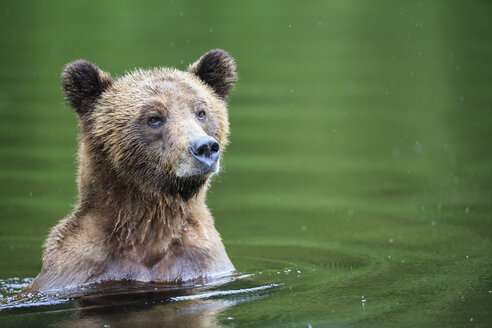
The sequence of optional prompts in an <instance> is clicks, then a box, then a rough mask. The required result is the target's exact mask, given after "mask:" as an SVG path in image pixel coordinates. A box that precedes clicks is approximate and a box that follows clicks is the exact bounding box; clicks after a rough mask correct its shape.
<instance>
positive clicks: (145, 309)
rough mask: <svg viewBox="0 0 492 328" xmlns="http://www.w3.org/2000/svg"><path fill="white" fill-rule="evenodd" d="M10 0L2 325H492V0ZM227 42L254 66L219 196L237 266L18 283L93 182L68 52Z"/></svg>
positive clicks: (2, 73) (151, 50)
mask: <svg viewBox="0 0 492 328" xmlns="http://www.w3.org/2000/svg"><path fill="white" fill-rule="evenodd" d="M2 4H3V5H2V9H1V12H0V38H1V39H0V40H1V44H2V50H1V52H0V59H1V64H0V302H3V303H2V304H5V303H7V304H10V305H11V306H5V305H0V326H1V327H40V326H53V327H62V326H63V327H67V326H68V327H109V326H111V327H135V326H138V325H140V326H143V327H154V326H155V327H162V326H170V327H179V326H190V327H200V326H204V327H209V326H212V327H213V326H219V327H220V326H224V327H229V326H232V327H234V326H235V327H248V326H249V327H259V326H268V327H272V326H278V327H310V326H311V327H326V326H333V327H340V326H350V327H353V326H363V327H384V326H386V327H394V326H398V327H415V326H424V327H438V326H441V327H454V326H456V327H464V326H465V327H467V326H469V327H475V326H477V327H488V326H491V325H492V242H491V233H492V218H491V216H492V177H491V176H492V129H491V125H492V115H491V109H492V79H491V77H492V60H491V59H492V40H491V35H492V24H491V23H490V17H491V14H492V3H491V2H488V1H469V2H458V1H455V2H448V1H423V2H420V3H418V2H397V1H371V2H366V1H310V2H285V1H270V2H264V1H247V2H246V1H243V2H232V1H214V2H207V3H192V2H181V1H155V2H153V3H152V2H150V3H145V4H144V3H132V2H129V1H118V2H114V3H107V2H103V1H84V2H83V3H80V4H74V3H72V2H70V1H66V2H61V1H60V2H52V1H47V2H36V1H32V2H27V1H4V2H3V3H2ZM217 47H220V48H224V49H226V50H227V51H229V52H230V53H231V54H232V55H233V56H234V57H235V58H236V60H237V65H238V71H239V75H240V82H239V83H238V85H237V87H236V90H235V91H234V92H233V94H232V96H231V98H230V102H229V104H230V105H229V109H230V121H231V144H230V146H229V148H228V150H227V152H226V154H225V157H224V159H225V160H224V170H223V172H222V173H221V174H220V175H219V176H218V177H217V178H216V179H215V180H214V182H213V184H212V188H211V190H210V192H209V195H208V204H209V206H210V208H211V210H212V213H213V215H214V217H215V220H216V227H217V229H218V230H219V232H220V233H221V235H222V237H223V240H224V244H225V246H226V249H227V251H228V254H229V255H230V257H231V260H232V262H233V263H234V265H235V267H236V268H237V270H238V273H237V274H236V275H234V276H232V277H229V278H228V279H226V280H222V281H215V282H204V283H205V285H193V286H174V287H173V286H171V287H169V286H168V287H163V286H153V285H146V286H136V287H135V286H131V287H128V286H127V287H122V288H119V289H116V290H114V291H113V292H111V293H107V294H99V295H98V294H96V295H92V296H88V297H85V298H81V299H77V300H62V301H58V302H53V300H38V302H32V303H31V304H29V303H27V304H26V303H25V302H24V303H22V302H20V303H15V302H13V301H12V300H11V299H10V297H12V295H14V294H15V293H16V292H17V291H19V290H20V289H21V288H22V286H25V285H26V284H27V283H28V282H29V281H30V279H32V278H33V277H35V276H36V275H37V273H38V272H39V270H40V267H41V254H42V244H43V241H44V239H45V237H46V235H47V233H48V231H49V229H50V228H51V227H52V226H54V225H55V224H56V223H57V221H58V220H60V219H61V218H63V217H64V216H65V215H66V214H68V213H69V212H70V211H71V209H72V208H73V205H74V204H75V203H76V202H77V189H76V184H75V177H76V166H77V164H76V156H75V155H76V151H77V120H76V116H75V114H74V113H73V111H72V110H71V109H70V108H68V106H67V105H65V104H64V101H63V94H62V91H61V87H60V82H59V76H60V73H61V70H62V69H63V66H64V65H65V64H66V63H68V62H70V61H72V60H74V59H78V58H85V59H87V60H90V61H92V62H95V63H96V64H97V65H98V66H100V67H101V68H102V69H104V70H106V71H108V72H111V73H112V74H113V76H118V75H123V74H124V73H125V71H128V70H131V69H133V68H135V67H144V68H149V67H154V66H175V67H177V68H179V69H184V68H185V67H186V66H187V64H188V63H190V62H192V61H194V60H195V59H197V58H198V57H199V56H200V55H201V54H203V53H205V52H206V51H208V50H210V49H213V48H217ZM8 300H10V301H8ZM14 304H15V305H23V306H22V307H18V306H17V307H13V305H14Z"/></svg>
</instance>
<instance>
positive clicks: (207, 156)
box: [190, 136, 219, 169]
mask: <svg viewBox="0 0 492 328" xmlns="http://www.w3.org/2000/svg"><path fill="white" fill-rule="evenodd" d="M190 152H191V154H192V155H193V157H195V159H196V160H197V161H199V162H200V163H202V164H205V165H207V166H209V168H210V169H212V167H213V165H214V164H215V163H216V162H217V160H218V159H219V143H218V142H217V140H215V139H214V138H212V137H209V136H206V137H199V138H196V139H195V140H193V141H192V142H191V146H190Z"/></svg>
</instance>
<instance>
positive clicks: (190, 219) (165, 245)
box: [26, 50, 237, 293]
mask: <svg viewBox="0 0 492 328" xmlns="http://www.w3.org/2000/svg"><path fill="white" fill-rule="evenodd" d="M198 72H201V74H199V73H198ZM236 80H237V75H236V73H235V64H234V61H233V59H232V58H231V57H230V56H229V54H227V53H226V52H225V51H223V50H212V51H210V52H209V53H207V54H205V55H204V56H202V57H201V58H200V59H199V60H198V61H197V62H196V63H194V64H192V65H190V67H189V69H188V72H182V71H178V70H175V69H170V68H157V69H153V70H147V71H144V70H137V71H134V72H132V73H129V74H127V75H125V76H123V77H121V78H119V79H116V80H114V81H113V79H112V78H111V76H110V75H109V74H107V73H104V72H103V71H101V70H100V69H99V68H97V67H96V66H94V65H92V64H90V63H88V62H86V61H76V62H73V63H71V64H68V65H67V67H66V68H65V70H64V72H63V74H62V85H63V88H64V90H65V94H66V97H67V100H68V101H69V103H70V104H71V106H72V107H73V108H74V109H75V111H76V112H77V114H78V116H79V121H80V141H79V144H80V147H79V155H78V156H79V171H78V185H79V198H80V201H79V204H78V205H77V206H76V209H75V210H74V212H73V213H72V214H70V215H69V216H68V217H66V218H65V219H63V220H62V221H60V223H59V224H58V225H57V226H55V227H54V228H53V229H52V230H51V233H50V235H49V237H48V238H47V240H46V243H45V251H44V254H43V266H42V269H41V272H40V274H39V275H38V276H37V277H36V278H35V280H34V281H33V282H32V283H31V285H30V286H29V287H28V288H27V290H26V291H28V292H47V293H52V292H60V291H62V290H64V289H67V288H74V287H76V286H80V285H82V284H91V283H95V282H100V281H105V280H122V279H126V280H135V281H159V282H181V281H187V280H191V279H197V278H202V277H209V276H213V275H219V274H223V273H226V272H230V271H232V270H234V267H233V266H232V263H231V262H230V260H229V258H228V256H227V254H226V252H225V249H224V246H223V244H222V242H221V238H220V236H219V234H218V232H217V231H216V229H215V227H214V222H213V218H212V216H211V214H210V211H209V210H208V208H207V206H206V205H205V194H206V191H207V189H208V186H209V181H210V177H211V175H210V174H202V173H200V172H199V171H197V168H196V167H195V162H194V160H193V158H192V157H191V156H190V154H189V151H188V147H189V143H190V141H191V140H192V139H193V138H195V137H199V136H204V135H208V136H211V137H213V138H215V139H216V140H217V141H218V143H219V145H220V151H221V154H222V152H223V150H224V148H225V146H226V144H227V136H228V133H229V123H228V116H227V109H226V103H225V98H226V96H227V94H228V93H229V92H230V90H231V88H232V86H233V85H234V83H235V82H236ZM198 110H205V111H206V113H207V116H206V121H205V122H199V121H198V120H197V119H196V116H195V114H196V112H197V111H198ZM152 115H158V116H159V117H161V118H162V119H163V120H164V126H163V128H162V129H161V130H158V131H157V132H156V131H155V130H152V129H150V128H149V127H148V126H147V124H146V122H147V119H148V117H149V116H152Z"/></svg>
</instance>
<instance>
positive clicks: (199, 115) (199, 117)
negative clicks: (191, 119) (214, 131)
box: [196, 110, 207, 121]
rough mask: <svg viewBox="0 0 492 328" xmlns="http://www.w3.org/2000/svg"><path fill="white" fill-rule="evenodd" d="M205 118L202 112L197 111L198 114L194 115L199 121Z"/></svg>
mask: <svg viewBox="0 0 492 328" xmlns="http://www.w3.org/2000/svg"><path fill="white" fill-rule="evenodd" d="M206 116H207V114H206V113H205V111H204V110H201V111H199V112H198V113H196V117H198V119H199V120H200V121H203V120H204V119H205V117H206Z"/></svg>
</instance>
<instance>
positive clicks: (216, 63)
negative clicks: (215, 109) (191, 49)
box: [188, 49, 237, 99]
mask: <svg viewBox="0 0 492 328" xmlns="http://www.w3.org/2000/svg"><path fill="white" fill-rule="evenodd" d="M188 72H190V73H192V74H195V75H196V76H198V77H199V78H200V79H201V80H202V81H203V82H205V83H206V84H208V85H209V86H211V87H212V89H214V91H215V93H216V94H217V95H218V96H219V97H220V98H222V99H225V98H227V95H228V94H229V92H230V91H231V89H232V87H233V86H234V84H236V82H237V73H236V63H235V62H234V59H233V58H232V57H231V55H229V54H228V53H227V52H225V51H224V50H222V49H215V50H210V51H209V52H207V53H206V54H205V55H203V56H202V57H200V59H198V60H197V61H196V62H194V63H193V64H191V65H190V66H189V67H188Z"/></svg>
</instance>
